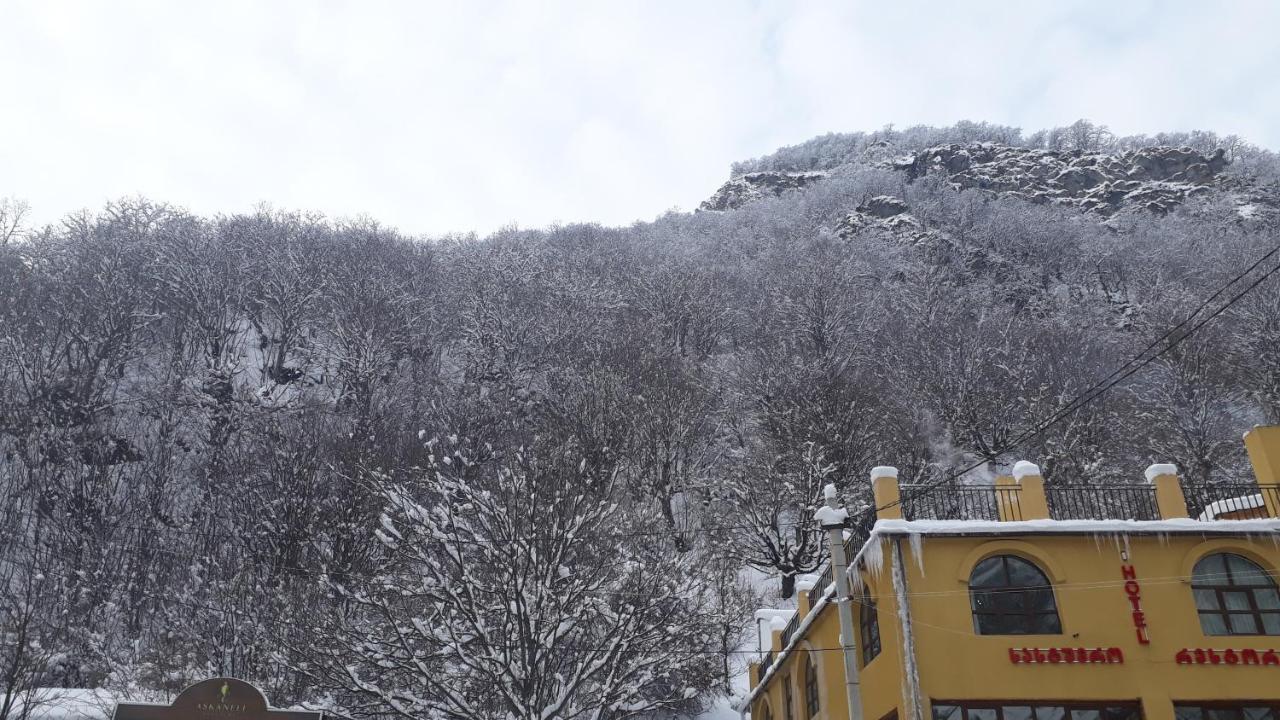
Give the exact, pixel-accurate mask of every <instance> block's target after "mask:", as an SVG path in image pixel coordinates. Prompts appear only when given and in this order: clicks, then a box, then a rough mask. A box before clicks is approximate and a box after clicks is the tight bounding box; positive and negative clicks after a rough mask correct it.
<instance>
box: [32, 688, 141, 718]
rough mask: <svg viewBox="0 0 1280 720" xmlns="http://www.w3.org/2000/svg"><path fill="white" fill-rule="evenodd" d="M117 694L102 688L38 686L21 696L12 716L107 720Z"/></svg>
mask: <svg viewBox="0 0 1280 720" xmlns="http://www.w3.org/2000/svg"><path fill="white" fill-rule="evenodd" d="M115 703H116V698H115V696H114V695H113V694H112V693H111V692H109V691H107V690H102V689H88V688H36V689H34V690H32V691H31V692H30V693H28V694H26V695H24V696H23V697H21V698H19V700H18V702H17V704H16V707H15V708H14V709H13V710H12V711H11V713H10V716H11V717H22V716H23V713H24V709H29V711H30V712H29V714H27V715H26V717H27V718H29V720H107V718H110V717H111V713H112V710H114V709H115Z"/></svg>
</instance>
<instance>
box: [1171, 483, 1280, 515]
mask: <svg viewBox="0 0 1280 720" xmlns="http://www.w3.org/2000/svg"><path fill="white" fill-rule="evenodd" d="M1182 494H1183V496H1185V497H1186V500H1187V515H1188V516H1189V517H1191V518H1192V519H1193V520H1260V519H1264V518H1268V517H1271V513H1272V512H1273V510H1272V509H1273V508H1277V507H1280V485H1258V484H1255V483H1226V484H1218V483H1214V484H1203V483H1197V484H1191V483H1184V484H1183V486H1182Z"/></svg>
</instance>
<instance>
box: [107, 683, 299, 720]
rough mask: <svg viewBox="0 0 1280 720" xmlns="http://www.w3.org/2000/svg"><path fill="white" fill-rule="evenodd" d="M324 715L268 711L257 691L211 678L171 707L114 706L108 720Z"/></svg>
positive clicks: (281, 719) (279, 719) (273, 719)
mask: <svg viewBox="0 0 1280 720" xmlns="http://www.w3.org/2000/svg"><path fill="white" fill-rule="evenodd" d="M323 718H324V713H320V712H307V711H298V710H272V709H271V708H270V707H269V706H268V705H267V698H266V696H264V695H263V694H262V691H261V690H259V689H258V688H256V687H254V686H252V685H250V684H249V683H247V682H245V681H243V680H236V679H235V678H213V679H212V680H205V681H203V682H198V683H196V684H195V685H192V686H191V687H189V688H187V689H186V690H183V691H182V692H181V693H179V694H178V697H177V698H175V699H174V701H173V704H172V705H153V704H150V703H117V704H116V710H115V713H113V715H112V720H323Z"/></svg>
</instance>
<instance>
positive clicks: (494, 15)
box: [0, 0, 1280, 234]
mask: <svg viewBox="0 0 1280 720" xmlns="http://www.w3.org/2000/svg"><path fill="white" fill-rule="evenodd" d="M1277 38H1280V3H1276V2H1270V1H1263V2H1254V3H1247V2H1229V1H1228V0H1222V1H1217V2H1200V1H1198V0H1194V1H1193V0H1188V1H1187V2H1133V1H1131V0H1126V1H1124V2H1117V1H1116V0H1107V1H1106V2H1097V3H1092V2H1089V3H1085V2H1080V3H1073V2H1067V1H1058V2H1005V3H984V2H952V1H949V0H948V1H943V0H936V1H935V2H930V3H923V2H922V3H914V2H905V1H904V0H879V1H878V2H874V3H871V2H849V1H844V2H816V1H814V2H805V1H799V0H797V1H796V2H748V1H746V0H743V1H741V2H727V1H726V2H697V1H696V0H679V1H675V2H659V1H657V0H643V1H641V2H612V1H610V0H592V1H588V2H581V3H575V2H549V1H548V0H537V1H536V2H535V1H530V2H492V3H489V2H478V1H474V0H472V1H468V2H459V3H430V2H371V1H366V2H351V3H346V2H320V1H312V2H283V1H281V0H263V1H262V2H246V3H238V2H223V1H218V2H208V1H207V0H202V1H200V2H181V1H179V0H160V1H158V2H132V1H125V0H113V2H109V3H108V2H99V1H97V0H94V1H93V2H84V3H76V2H61V1H59V0H33V1H32V2H25V1H22V2H15V1H14V0H0V92H2V94H0V197H3V196H16V197H18V198H20V199H24V200H26V201H27V202H29V203H30V204H31V205H32V208H33V211H34V214H35V218H36V219H37V220H38V221H41V222H44V221H50V220H54V219H56V218H57V217H59V216H61V215H62V214H64V213H66V212H69V211H74V210H78V209H81V208H86V207H87V208H99V207H101V206H102V204H103V203H104V202H106V201H108V200H110V199H113V198H119V197H122V196H129V195H137V194H142V195H145V196H147V197H149V198H152V199H156V200H164V201H167V202H170V203H174V204H177V205H181V206H184V207H187V208H189V209H191V210H193V211H196V212H200V213H218V212H237V211H244V210H248V209H251V208H252V207H253V206H254V205H255V204H257V203H259V202H264V201H265V202H269V203H271V204H272V205H274V206H277V207H282V208H291V209H308V210H318V211H321V212H324V213H326V214H328V215H331V216H338V217H341V216H351V215H357V214H368V215H370V216H373V217H375V218H377V219H379V220H381V221H383V222H385V223H387V224H391V225H395V226H398V227H400V228H401V229H402V230H405V231H406V232H409V233H413V234H438V233H443V232H449V231H461V230H477V231H481V232H484V231H489V230H492V229H494V228H496V227H499V226H502V225H506V224H511V223H516V224H519V225H521V226H524V227H530V226H542V225H547V224H549V223H553V222H572V221H586V220H591V221H600V222H605V223H610V224H622V223H628V222H631V221H633V220H648V219H652V218H653V217H654V216H656V215H658V214H660V213H661V212H663V211H665V210H668V209H671V208H675V207H679V208H682V209H692V208H694V207H696V206H697V204H698V202H700V201H701V200H702V199H703V198H705V197H706V196H707V195H709V194H711V193H712V192H713V191H714V190H715V189H716V187H718V186H719V184H720V183H721V182H723V180H724V179H725V178H726V176H727V173H728V169H729V164H730V163H731V162H733V161H735V160H742V159H746V158H749V157H754V156H758V155H762V154H765V153H768V152H770V151H772V150H773V149H775V148H777V147H778V146H781V145H785V144H793V143H796V142H800V141H803V140H805V139H807V138H809V137H812V136H814V135H818V134H822V133H826V132H840V131H852V130H874V129H876V128H879V127H882V126H884V125H885V124H888V123H894V124H896V125H898V126H900V127H901V126H907V125H913V124H921V123H923V124H932V125H945V124H951V123H953V122H955V121H956V120H961V119H971V120H987V121H990V122H997V123H1006V124H1011V125H1017V126H1020V127H1022V128H1023V129H1024V130H1028V131H1030V130H1034V129H1038V128H1040V127H1047V126H1053V125H1065V124H1068V123H1070V122H1072V121H1074V120H1075V119H1077V118H1081V117H1087V118H1090V119H1092V120H1094V121H1096V122H1100V123H1104V124H1106V125H1109V126H1110V127H1111V128H1112V129H1113V130H1115V131H1116V132H1119V133H1123V134H1128V133H1136V132H1157V131H1160V130H1189V129H1195V128H1203V129H1211V130H1215V131H1217V132H1219V133H1224V134H1225V133H1237V134H1240V135H1242V136H1244V137H1246V138H1247V139H1249V140H1251V141H1253V142H1255V143H1258V144H1261V145H1265V146H1267V147H1271V148H1278V147H1280V40H1277Z"/></svg>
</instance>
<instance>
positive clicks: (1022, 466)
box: [1013, 460, 1040, 481]
mask: <svg viewBox="0 0 1280 720" xmlns="http://www.w3.org/2000/svg"><path fill="white" fill-rule="evenodd" d="M1028 475H1031V476H1035V477H1039V476H1040V466H1039V465H1037V464H1035V463H1033V462H1027V461H1026V460H1019V461H1018V462H1016V463H1014V464H1013V479H1014V480H1018V481H1021V480H1022V478H1024V477H1027V476H1028Z"/></svg>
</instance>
